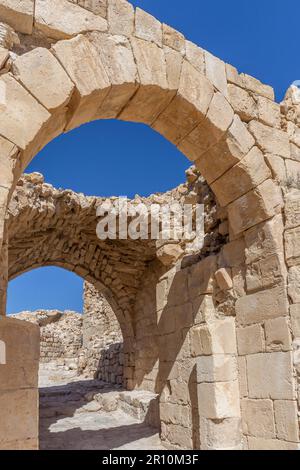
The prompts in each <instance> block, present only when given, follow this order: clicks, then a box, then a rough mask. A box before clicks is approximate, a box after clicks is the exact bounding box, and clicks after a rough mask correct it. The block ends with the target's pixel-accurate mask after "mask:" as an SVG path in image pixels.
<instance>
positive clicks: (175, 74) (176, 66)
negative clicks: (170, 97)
mask: <svg viewBox="0 0 300 470" xmlns="http://www.w3.org/2000/svg"><path fill="white" fill-rule="evenodd" d="M164 53H165V58H166V66H167V79H168V86H169V88H170V90H176V91H177V90H178V88H179V84H180V76H181V67H182V61H183V58H182V55H181V54H180V52H177V51H175V50H174V49H171V48H170V47H168V46H164Z"/></svg>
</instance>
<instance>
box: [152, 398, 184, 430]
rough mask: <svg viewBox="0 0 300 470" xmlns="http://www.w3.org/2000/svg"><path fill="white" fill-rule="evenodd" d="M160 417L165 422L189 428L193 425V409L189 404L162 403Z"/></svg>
mask: <svg viewBox="0 0 300 470" xmlns="http://www.w3.org/2000/svg"><path fill="white" fill-rule="evenodd" d="M159 411H160V419H161V421H163V422H164V423H172V424H178V425H181V426H184V427H186V428H189V427H190V426H191V411H190V408H189V407H188V406H183V405H175V404H173V403H161V404H160V407H159Z"/></svg>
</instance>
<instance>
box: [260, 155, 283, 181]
mask: <svg viewBox="0 0 300 470" xmlns="http://www.w3.org/2000/svg"><path fill="white" fill-rule="evenodd" d="M265 159H266V163H267V164H268V166H269V168H270V169H271V171H272V177H273V178H274V179H275V180H276V181H278V183H279V184H285V182H286V167H285V159H284V158H282V157H278V156H277V155H271V154H266V155H265Z"/></svg>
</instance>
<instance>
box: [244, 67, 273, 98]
mask: <svg viewBox="0 0 300 470" xmlns="http://www.w3.org/2000/svg"><path fill="white" fill-rule="evenodd" d="M240 78H241V80H242V84H243V86H244V88H246V90H249V91H252V92H253V93H255V94H257V95H261V96H264V97H265V98H268V99H270V100H273V101H274V90H273V88H272V87H271V86H269V85H265V84H264V83H262V82H260V81H259V80H257V78H254V77H251V76H250V75H247V74H245V73H242V74H241V75H240Z"/></svg>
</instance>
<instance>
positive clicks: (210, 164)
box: [195, 115, 255, 183]
mask: <svg viewBox="0 0 300 470" xmlns="http://www.w3.org/2000/svg"><path fill="white" fill-rule="evenodd" d="M254 143H255V141H254V138H253V137H252V135H251V134H250V133H249V132H248V130H247V128H246V126H245V125H244V124H243V122H242V121H241V119H240V118H239V116H237V115H235V117H234V119H233V122H232V124H231V126H230V128H229V130H228V132H227V133H226V135H225V136H224V138H223V139H222V140H220V141H219V143H218V144H217V145H215V146H213V147H211V148H210V149H209V150H208V151H207V153H205V154H203V155H202V156H201V157H200V158H199V160H197V161H196V163H195V165H196V167H197V168H198V169H199V170H200V172H201V173H202V174H203V175H205V179H206V180H207V182H208V183H212V182H213V181H215V180H216V179H217V178H219V177H220V176H222V174H223V173H225V172H226V170H229V168H231V167H232V166H234V165H235V164H236V163H239V162H240V160H242V159H243V157H244V156H245V155H246V154H247V153H248V152H249V150H250V149H251V148H252V147H253V145H254Z"/></svg>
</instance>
